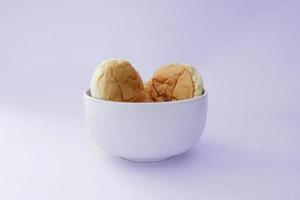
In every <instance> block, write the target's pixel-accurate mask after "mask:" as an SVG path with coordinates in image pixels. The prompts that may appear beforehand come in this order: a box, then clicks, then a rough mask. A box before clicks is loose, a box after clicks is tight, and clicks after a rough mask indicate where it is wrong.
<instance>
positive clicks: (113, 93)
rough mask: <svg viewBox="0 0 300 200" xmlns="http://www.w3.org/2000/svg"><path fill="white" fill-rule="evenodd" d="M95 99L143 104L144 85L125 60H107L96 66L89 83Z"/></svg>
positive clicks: (144, 95)
mask: <svg viewBox="0 0 300 200" xmlns="http://www.w3.org/2000/svg"><path fill="white" fill-rule="evenodd" d="M90 89H91V94H92V96H93V97H95V98H99V99H105V100H111V101H123V102H144V101H145V98H146V94H145V90H144V85H143V82H142V79H141V77H140V75H139V74H138V72H137V71H136V70H135V69H134V68H133V66H132V65H131V64H130V63H129V62H128V61H126V60H108V61H105V62H103V63H101V64H100V65H98V66H97V68H96V70H95V72H94V74H93V76H92V80H91V83H90Z"/></svg>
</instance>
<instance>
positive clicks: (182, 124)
mask: <svg viewBox="0 0 300 200" xmlns="http://www.w3.org/2000/svg"><path fill="white" fill-rule="evenodd" d="M207 98H208V95H207V92H206V91H205V92H204V93H203V95H201V96H198V97H195V98H193V99H186V100H183V101H180V102H179V101H177V102H156V103H132V102H130V103H125V102H121V103H120V102H112V101H105V100H99V99H95V98H93V97H91V93H90V92H89V91H88V92H87V93H86V94H85V95H84V110H85V122H86V125H87V128H88V130H89V131H90V133H91V135H93V138H94V139H95V140H96V142H97V144H98V145H99V147H100V148H101V149H103V150H104V151H105V152H107V153H110V154H112V155H116V156H121V157H123V158H126V159H128V160H133V161H139V162H151V161H152V162H153V161H160V160H166V159H167V158H170V157H172V156H175V155H178V154H182V153H184V152H186V151H187V150H189V149H191V148H192V147H193V146H194V145H195V144H196V142H197V141H198V140H199V139H200V137H201V135H202V134H203V130H204V127H205V123H206V116H207Z"/></svg>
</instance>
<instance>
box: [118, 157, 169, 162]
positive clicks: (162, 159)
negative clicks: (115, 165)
mask: <svg viewBox="0 0 300 200" xmlns="http://www.w3.org/2000/svg"><path fill="white" fill-rule="evenodd" d="M172 157H173V156H169V157H163V158H154V159H139V158H137V159H136V158H125V157H121V158H123V159H125V160H128V161H132V162H138V163H152V162H159V161H164V160H168V159H170V158H172Z"/></svg>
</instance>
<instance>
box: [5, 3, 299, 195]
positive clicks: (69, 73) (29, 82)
mask: <svg viewBox="0 0 300 200" xmlns="http://www.w3.org/2000/svg"><path fill="white" fill-rule="evenodd" d="M109 2H110V3H108V2H106V3H105V2H98V1H94V2H86V3H83V2H82V3H78V2H74V1H69V2H68V1H63V2H62V1H60V2H54V1H49V2H45V1H36V2H35V1H33V0H29V1H0V40H1V43H0V92H1V93H0V158H1V160H0V199H5V200H12V199H17V200H20V199H21V200H23V199H25V200H35V199H45V200H46V199H49V200H50V199H51V200H52V199H56V200H59V199H63V200H66V199H72V200H73V199H142V200H144V199H161V200H163V199H175V200H176V199H207V200H209V199H263V200H265V199H280V200H281V199H299V198H300V190H299V188H300V181H299V180H300V163H299V160H300V156H299V151H300V146H299V141H300V134H299V132H300V131H299V130H300V123H299V121H300V114H299V113H300V104H299V102H300V87H299V77H300V68H299V65H300V57H299V46H300V41H299V35H300V34H299V32H300V31H299V13H300V12H299V2H298V1H284V2H283V1H236V2H235V1H222V2H221V1H220V2H214V1H193V2H192V1H191V2H190V1H188V2H186V1H180V2H179V1H178V2H174V1H172V3H171V1H159V2H157V3H149V2H151V1H149V2H142V1H132V2H124V3H118V2H117V1H109ZM118 57H120V58H126V59H128V60H130V61H132V62H133V64H134V66H136V68H137V70H138V71H139V72H141V75H142V76H143V77H144V78H147V77H149V75H150V73H152V72H153V71H154V69H156V68H157V67H158V66H160V65H163V64H166V63H168V62H173V61H177V62H183V63H190V64H193V65H194V66H196V67H197V68H198V70H199V71H200V72H201V74H202V75H203V79H204V84H205V88H207V89H208V91H209V106H208V123H207V126H206V129H205V131H204V135H203V138H202V139H201V142H200V143H199V144H198V145H197V146H196V147H195V148H194V149H193V150H192V151H190V152H189V153H187V154H185V155H182V156H180V157H177V158H174V159H170V160H167V161H165V162H161V163H156V164H137V163H130V162H128V161H125V160H120V159H116V158H112V157H109V156H107V155H106V154H104V153H103V152H101V151H100V150H98V148H97V147H96V145H95V144H94V142H93V141H92V140H91V138H90V136H89V134H88V133H87V131H86V129H85V128H84V125H83V112H82V92H83V91H84V90H85V89H86V88H87V87H88V84H89V79H90V76H91V75H92V73H93V70H94V66H95V65H96V64H97V63H99V62H101V61H102V60H105V59H108V58H118Z"/></svg>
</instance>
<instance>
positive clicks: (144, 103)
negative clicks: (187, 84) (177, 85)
mask: <svg viewBox="0 0 300 200" xmlns="http://www.w3.org/2000/svg"><path fill="white" fill-rule="evenodd" d="M203 91H204V92H203V94H202V95H200V96H196V97H193V98H189V99H183V100H177V101H165V102H121V101H109V100H104V99H97V98H94V97H92V96H91V91H90V89H88V90H86V91H85V92H84V93H83V97H84V98H85V99H88V100H91V101H95V102H99V103H110V104H123V105H162V104H164V105H165V104H179V103H187V102H191V101H197V100H200V99H203V98H205V97H206V96H207V95H208V94H207V93H208V92H207V90H206V89H204V90H203Z"/></svg>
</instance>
